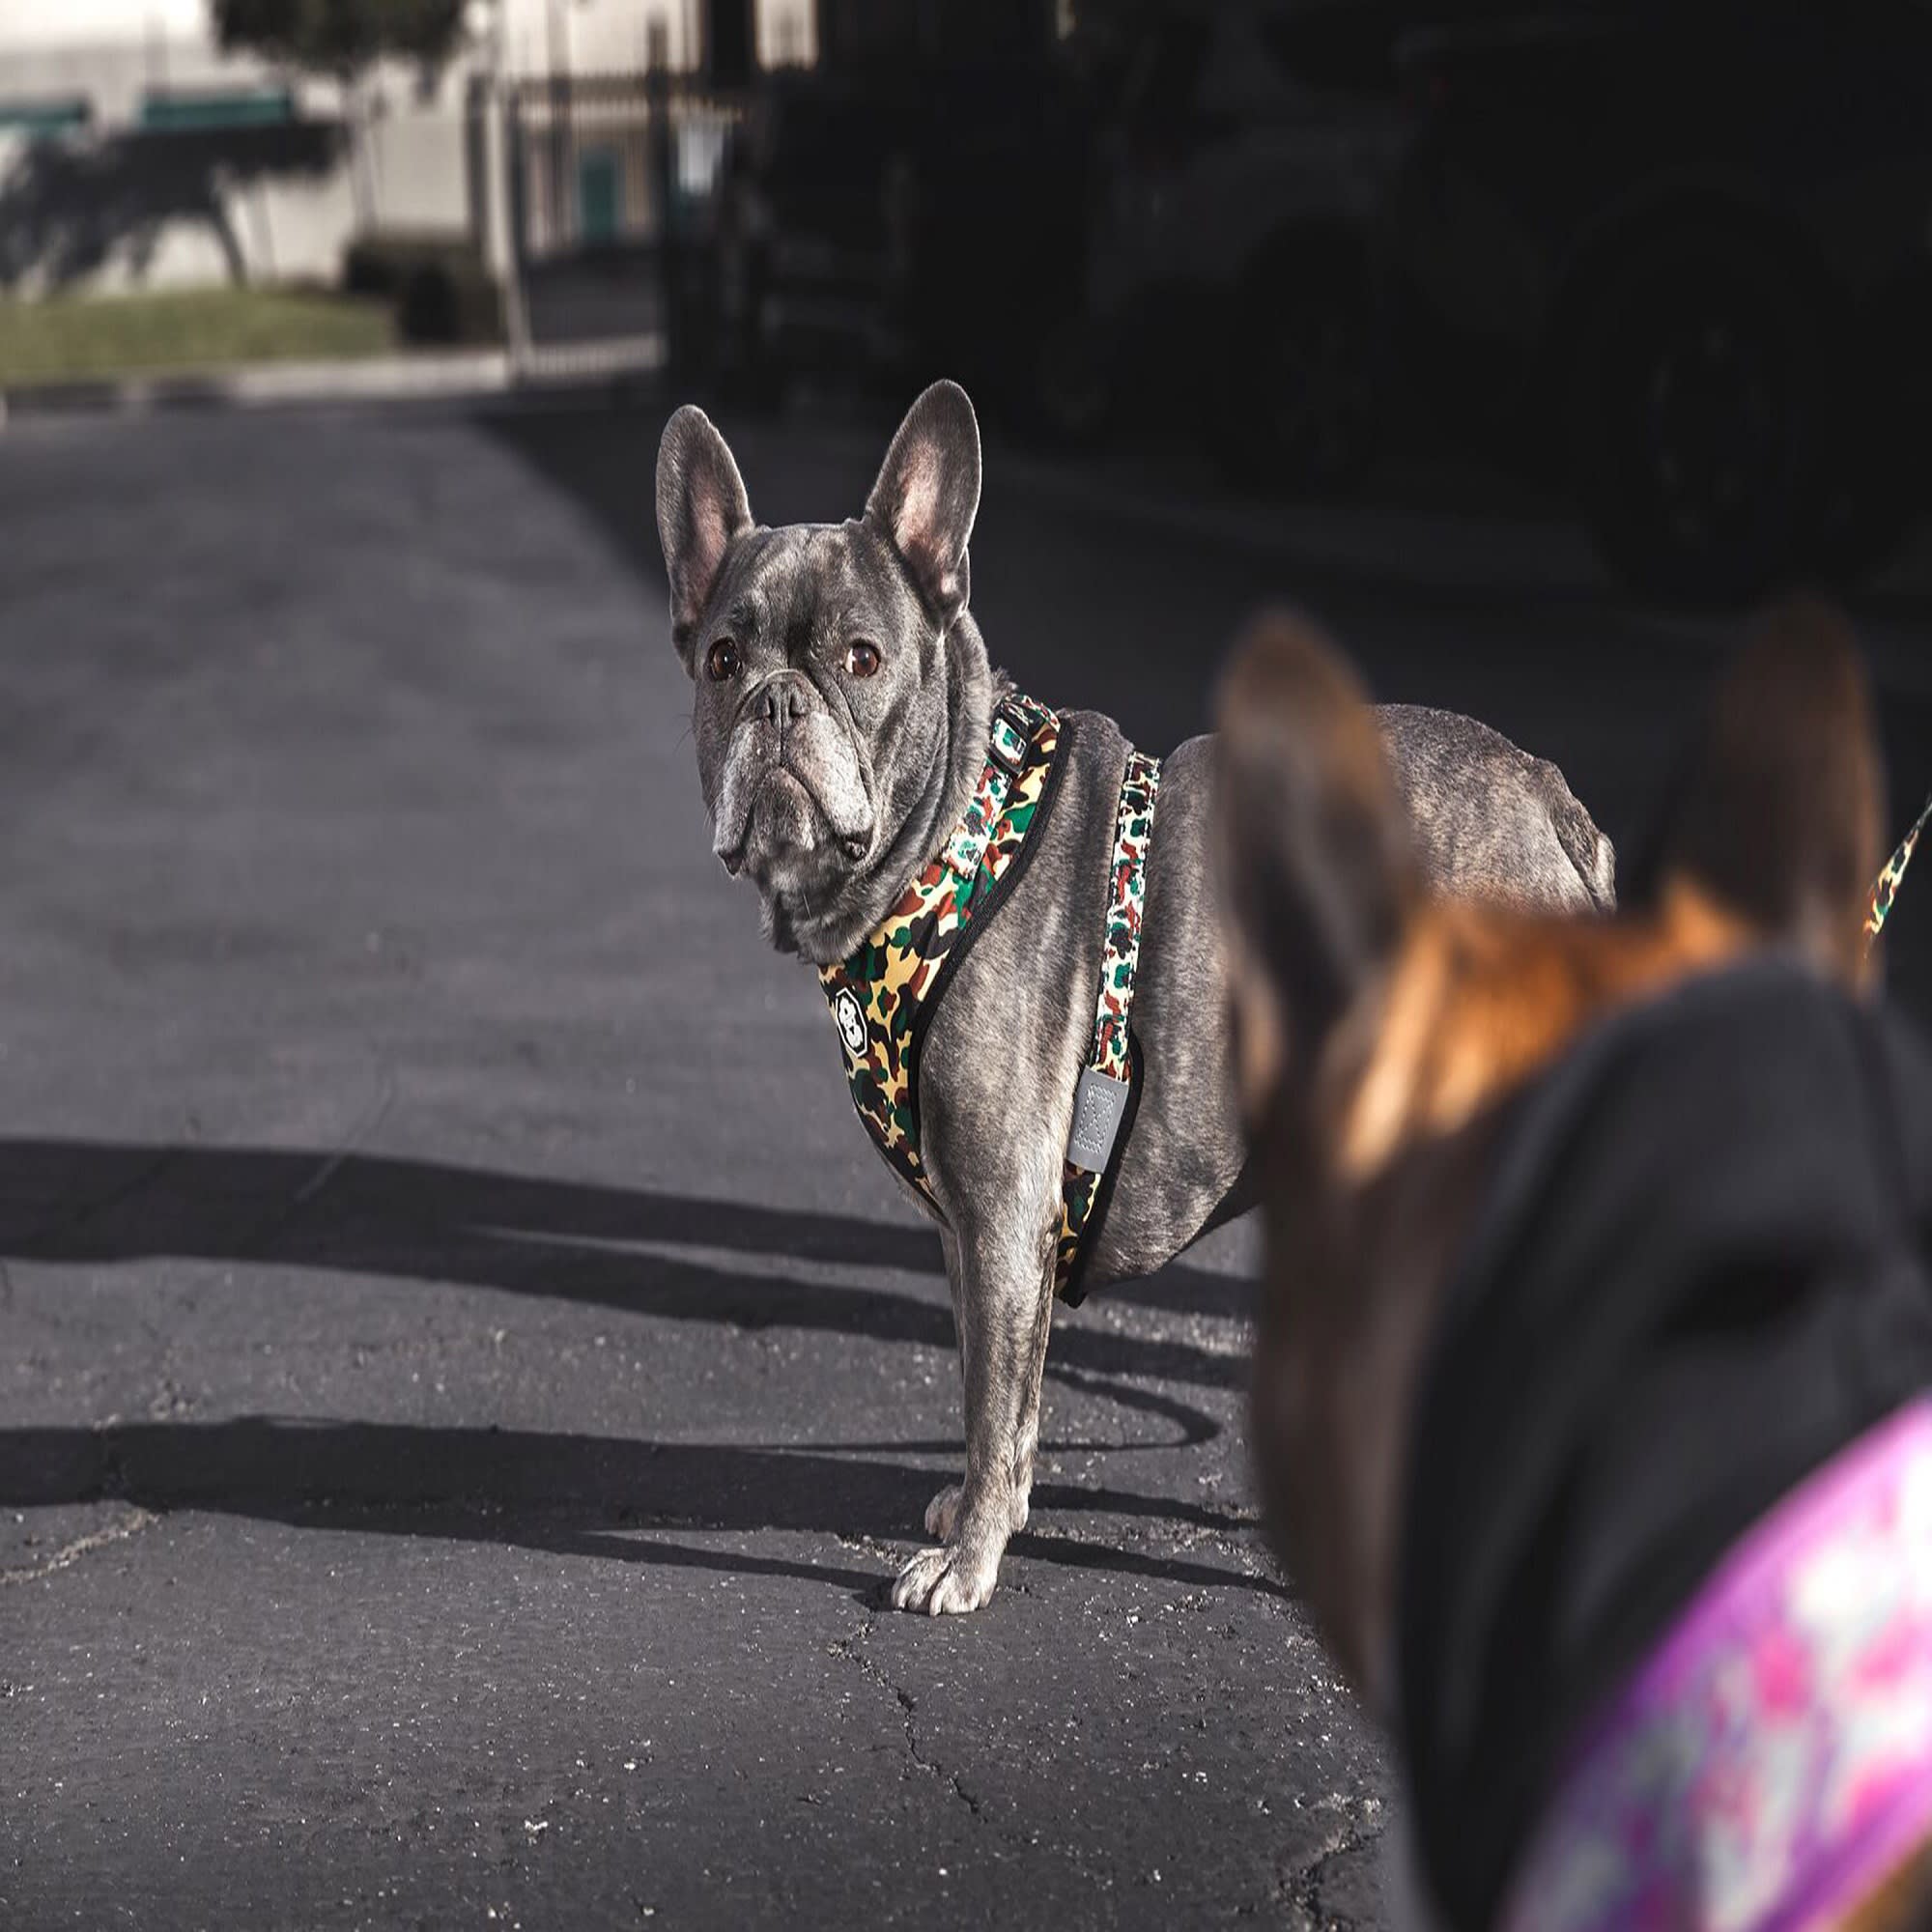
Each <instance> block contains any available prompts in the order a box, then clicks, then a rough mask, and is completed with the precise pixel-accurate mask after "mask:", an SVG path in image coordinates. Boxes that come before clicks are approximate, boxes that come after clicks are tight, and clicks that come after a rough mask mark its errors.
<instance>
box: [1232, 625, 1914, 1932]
mask: <svg viewBox="0 0 1932 1932" xmlns="http://www.w3.org/2000/svg"><path fill="white" fill-rule="evenodd" d="M1216 716H1217V719H1218V721H1219V723H1220V725H1221V727H1222V732H1221V745H1222V753H1223V757H1222V778H1223V783H1224V786H1225V795H1224V800H1223V808H1222V829H1221V834H1220V837H1219V839H1218V844H1219V848H1220V850H1219V857H1220V863H1221V868H1222V873H1223V878H1224V890H1225V900H1226V904H1227V906H1228V908H1229V922H1228V923H1229V928H1230V935H1231V936H1230V941H1229V945H1230V957H1231V960H1232V962H1233V963H1232V969H1231V975H1230V978H1231V984H1232V988H1233V993H1234V1000H1235V1017H1234V1022H1233V1024H1234V1031H1235V1035H1236V1065H1237V1074H1238V1082H1239V1085H1240V1088H1241V1092H1242V1101H1243V1111H1244V1114H1245V1117H1246V1118H1247V1120H1248V1121H1249V1122H1250V1123H1251V1127H1252V1130H1253V1141H1254V1149H1255V1169H1254V1183H1255V1186H1256V1190H1257V1192H1258V1194H1259V1195H1260V1197H1261V1202H1262V1212H1263V1222H1264V1249H1265V1271H1264V1291H1263V1306H1262V1313H1261V1318H1260V1321H1259V1329H1258V1337H1257V1348H1256V1360H1255V1372H1254V1381H1253V1435H1254V1441H1255V1445H1256V1456H1257V1462H1258V1466H1259V1471H1260V1474H1261V1478H1262V1489H1263V1492H1264V1499H1265V1501H1266V1504H1267V1511H1268V1518H1269V1521H1270V1524H1271V1529H1272V1533H1273V1534H1274V1537H1275V1539H1276V1541H1277V1544H1278V1546H1279V1547H1280V1548H1281V1549H1282V1551H1283V1553H1284V1554H1285V1556H1286V1557H1287V1558H1288V1560H1289V1561H1291V1562H1292V1564H1293V1570H1294V1575H1295V1577H1296V1579H1297V1582H1298V1583H1299V1584H1300V1586H1301V1587H1302V1589H1303V1590H1304V1591H1305V1593H1306V1594H1307V1596H1308V1598H1309V1600H1310V1602H1311V1604H1312V1605H1313V1606H1314V1609H1315V1612H1316V1615H1317V1619H1318V1622H1319V1623H1320V1625H1321V1628H1322V1630H1323V1632H1324V1634H1325V1635H1326V1637H1327V1639H1328V1641H1329V1643H1330V1644H1331V1646H1332V1647H1333V1649H1334V1650H1335V1651H1336V1652H1337V1654H1338V1655H1339V1657H1340V1658H1341V1659H1342V1661H1343V1662H1344V1663H1345V1665H1346V1667H1347V1668H1348V1670H1349V1672H1350V1675H1351V1676H1352V1678H1353V1679H1354V1682H1355V1684H1356V1686H1357V1688H1358V1689H1359V1690H1361V1691H1362V1693H1363V1695H1364V1696H1365V1698H1366V1699H1367V1701H1368V1702H1369V1703H1370V1705H1371V1706H1372V1707H1373V1708H1374V1709H1375V1710H1376V1711H1377V1713H1378V1715H1379V1716H1380V1717H1381V1718H1382V1719H1383V1720H1384V1721H1385V1722H1386V1723H1387V1725H1388V1727H1389V1730H1390V1733H1391V1735H1392V1737H1393V1739H1394V1741H1395V1744H1396V1748H1397V1753H1398V1757H1399V1760H1400V1762H1401V1765H1402V1768H1403V1772H1404V1775H1405V1778H1406V1783H1407V1785H1408V1788H1409V1793H1410V1804H1409V1805H1408V1806H1407V1807H1406V1809H1407V1811H1408V1813H1409V1814H1410V1815H1411V1816H1412V1819H1413V1825H1414V1835H1415V1842H1416V1847H1417V1849H1418V1851H1419V1858H1418V1859H1417V1861H1416V1863H1415V1865H1412V1866H1411V1867H1410V1869H1411V1871H1413V1870H1414V1869H1415V1868H1416V1866H1418V1865H1419V1869H1420V1874H1421V1879H1422V1888H1423V1891H1424V1893H1425V1898H1424V1902H1423V1906H1422V1917H1423V1918H1425V1919H1426V1921H1427V1922H1431V1923H1441V1924H1445V1925H1449V1926H1454V1927H1470V1928H1474V1927H1479V1926H1480V1927H1489V1926H1497V1927H1501V1928H1505V1932H1596V1928H1608V1927H1613V1926H1616V1927H1621V1926H1638V1925H1684V1926H1689V1925H1699V1926H1711V1925H1720V1924H1722V1925H1739V1926H1743V1925H1752V1926H1758V1927H1769V1926H1772V1925H1797V1924H1800V1923H1803V1924H1804V1925H1807V1926H1810V1925H1815V1926H1820V1927H1822V1926H1826V1925H1830V1926H1833V1927H1835V1928H1840V1932H1849V1928H1859V1932H1878V1928H1881V1927H1882V1928H1886V1932H1904V1928H1906V1927H1908V1926H1912V1927H1919V1926H1923V1925H1926V1924H1928V1923H1932V1918H1925V1917H1922V1916H1920V1915H1922V1914H1925V1913H1928V1912H1932V1056H1928V1054H1927V1052H1926V1050H1925V1047H1924V1043H1923V1042H1922V1041H1920V1040H1919V1039H1918V1038H1917V1037H1915V1036H1914V1035H1913V1034H1912V1033H1911V1031H1910V1029H1909V1027H1907V1026H1906V1025H1905V1024H1904V1023H1903V1022H1902V1021H1900V1020H1899V1018H1898V1017H1897V1016H1896V1015H1894V1014H1891V1013H1889V1012H1888V1011H1887V1010H1886V1009H1884V1008H1883V1006H1882V1005H1880V1004H1878V1003H1876V1002H1874V1001H1873V1000H1872V999H1871V998H1870V991H1871V981H1872V977H1873V962H1872V960H1871V959H1870V957H1869V956H1868V949H1867V944H1866V940H1865V929H1866V928H1865V924H1864V917H1865V913H1866V906H1867V891H1868V882H1869V881H1870V879H1871V878H1872V875H1873V870H1874V867H1876V866H1877V863H1878V857H1879V851H1880V845H1879V837H1880V835H1879V803H1878V802H1879V799H1880V798H1881V796H1882V784H1881V781H1880V777H1879V769H1880V767H1879V756H1878V751H1877V745H1876V739H1875V735H1874V732H1873V728H1872V720H1871V716H1870V710H1869V703H1868V697H1867V693H1866V688H1865V683H1864V677H1863V673H1862V669H1861V665H1860V663H1859V660H1858V658H1857V655H1856V652H1855V650H1854V648H1853V646H1852V644H1851V641H1850V638H1849V634H1848V633H1847V632H1846V631H1845V630H1844V629H1843V627H1842V625H1841V624H1840V622H1839V621H1838V620H1837V619H1836V617H1835V615H1834V614H1833V613H1831V612H1830V611H1827V610H1825V608H1824V607H1822V606H1818V605H1815V604H1811V603H1809V602H1800V603H1796V604H1794V605H1791V606H1789V607H1785V608H1783V609H1781V610H1780V611H1777V612H1776V613H1773V614H1772V615H1771V616H1770V617H1769V618H1768V619H1767V620H1766V621H1765V622H1764V624H1763V626H1762V628H1761V630H1760V633H1759V635H1758V636H1757V638H1756V639H1755V640H1754V641H1753V643H1752V644H1751V646H1750V647H1749V648H1748V649H1747V651H1746V652H1745V653H1744V654H1743V655H1742V656H1741V657H1740V658H1739V659H1738V660H1737V661H1735V663H1734V664H1733V666H1732V667H1731V668H1730V669H1729V670H1728V671H1727V672H1726V674H1725V675H1724V677H1723V678H1722V679H1721V680H1720V682H1719V687H1718V689H1717V692H1716V694H1715V696H1714V698H1713V700H1712V704H1711V706H1710V709H1709V711H1708V713H1707V714H1706V717H1705V719H1704V721H1703V723H1702V725H1701V727H1700V729H1699V731H1698V733H1697V734H1696V736H1695V737H1694V738H1693V740H1692V744H1691V751H1690V756H1689V757H1688V758H1687V760H1686V761H1685V764H1684V766H1683V769H1682V771H1681V773H1680V774H1679V776H1678V778H1677V780H1676V781H1675V782H1674V784H1673V786H1672V787H1671V790H1670V795H1669V797H1668V799H1667V801H1666V803H1665V805H1664V808H1663V810H1662V812H1661V814H1660V817H1659V820H1658V825H1657V829H1656V831H1655V833H1654V835H1653V836H1652V838H1650V840H1649V841H1648V843H1647V845H1646V846H1645V848H1644V849H1643V850H1642V851H1640V852H1638V853H1637V854H1636V856H1635V859H1634V863H1633V864H1631V865H1629V866H1627V867H1626V877H1625V881H1624V885H1625V891H1624V895H1623V896H1624V900H1625V904H1624V907H1623V908H1622V909H1621V910H1620V911H1619V912H1618V914H1617V915H1616V916H1615V917H1613V918H1609V919H1592V920H1587V921H1579V920H1577V919H1574V918H1565V917H1562V916H1560V915H1551V914H1543V915H1528V914H1525V913H1523V912H1522V911H1520V909H1508V908H1497V907H1495V906H1486V905H1479V904H1473V903H1450V902H1447V901H1444V900H1442V899H1440V898H1437V897H1433V896H1432V895H1430V894H1429V892H1428V891H1427V880H1428V876H1429V872H1430V869H1431V866H1432V858H1431V855H1430V854H1429V852H1428V850H1427V848H1426V846H1424V845H1421V844H1418V842H1417V840H1416V838H1415V835H1414V828H1413V823H1412V814H1410V813H1409V812H1408V811H1407V810H1406V805H1405V800H1404V797H1403V792H1402V785H1401V782H1400V774H1399V771H1398V770H1397V769H1395V768H1393V767H1392V765H1391V763H1390V760H1389V757H1388V746H1387V741H1386V739H1385V737H1384V735H1383V734H1382V733H1381V732H1379V731H1378V729H1377V726H1376V722H1375V720H1374V718H1373V716H1372V714H1371V712H1370V710H1369V709H1368V707H1367V705H1366V703H1365V701H1364V698H1363V695H1362V692H1361V689H1360V687H1359V685H1358V684H1357V682H1356V680H1355V678H1354V677H1353V675H1352V674H1351V673H1350V671H1349V669H1348V668H1347V667H1346V666H1345V665H1344V664H1343V662H1342V661H1341V660H1340V658H1339V657H1338V656H1337V655H1336V654H1335V653H1334V652H1333V651H1332V650H1331V649H1330V648H1329V646H1328V645H1327V643H1326V641H1325V639H1321V637H1319V636H1318V635H1316V634H1315V633H1314V632H1312V631H1311V630H1309V629H1308V627H1306V626H1305V625H1302V624H1300V623H1298V622H1294V621H1291V620H1280V621H1270V622H1264V623H1263V624H1261V625H1259V626H1258V627H1257V628H1256V630H1255V631H1254V632H1253V634H1252V635H1251V636H1250V637H1249V638H1248V639H1247V640H1246V642H1245V644H1244V646H1243V647H1242V648H1241V649H1240V651H1239V652H1238V653H1237V655H1236V659H1235V661H1234V663H1233V665H1232V667H1231V668H1230V670H1229V671H1228V673H1227V675H1226V677H1225V680H1224V683H1223V687H1222V690H1221V694H1220V698H1219V703H1218V706H1217V711H1216Z"/></svg>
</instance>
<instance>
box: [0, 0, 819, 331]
mask: <svg viewBox="0 0 1932 1932" xmlns="http://www.w3.org/2000/svg"><path fill="white" fill-rule="evenodd" d="M471 16H472V17H471V27H472V32H471V35H470V38H469V43H468V44H466V45H465V46H464V47H463V48H462V49H461V50H460V51H459V53H458V55H457V56H456V58H454V59H453V60H452V61H451V62H450V63H449V64H448V65H447V66H446V67H445V68H444V69H443V71H441V72H440V73H439V74H436V75H425V74H423V73H422V72H421V71H418V70H417V69H416V68H414V67H413V66H412V65H409V64H405V63H394V64H389V65H385V66H384V67H383V68H381V69H380V70H378V71H375V72H373V73H371V74H369V75H368V76H366V77H365V78H364V81H363V82H362V84H361V85H359V86H358V87H357V88H356V90H355V95H354V97H353V98H350V97H348V96H346V94H345V90H344V89H343V87H342V86H341V85H339V84H338V83H337V82H336V81H334V80H332V79H329V78H326V77H320V76H316V75H310V74H303V73H298V72H292V71H287V70H285V69H282V68H279V67H277V66H275V65H273V64H270V63H268V62H265V61H262V60H259V59H256V58H253V57H251V56H247V55H241V54H233V53H228V52H224V51H223V50H222V49H221V48H220V47H219V46H218V45H217V44H216V43H215V40H214V36H213V30H212V27H211V24H210V21H209V17H208V12H207V8H206V6H205V4H204V0H61V4H60V5H58V6H46V7H41V6H32V5H27V4H0V290H10V289H11V290H14V291H19V292H26V293H34V292H39V291H42V290H44V289H47V288H53V287H74V286H78V287H86V288H90V289H96V290H112V289H116V288H127V287H131V286H140V287H184V286H194V285H197V284H203V283H213V282H221V281H228V280H236V279H248V280H259V281H332V280H333V279H335V277H336V276H337V274H338V273H339V271H340V269H341V265H342V259H343V253H344V250H345V248H346V246H347V245H348V243H349V242H350V241H352V240H354V239H355V238H356V237H358V236H368V235H371V234H376V235H394V234H397V233H405V234H409V235H412V236H441V237H447V238H452V239H460V238H464V237H469V238H472V239H474V240H476V241H478V242H480V243H481V244H482V245H483V252H484V253H485V255H486V256H488V257H490V258H491V259H492V262H493V265H496V266H500V263H499V258H500V254H501V248H500V246H499V245H493V243H492V241H491V237H492V235H493V234H499V233H500V230H501V228H502V223H503V218H504V217H503V212H502V209H501V207H500V204H501V202H502V201H503V200H504V199H505V190H504V187H503V182H502V166H501V159H502V154H503V147H502V143H501V142H500V140H498V139H497V138H496V137H495V135H493V134H492V133H491V132H490V131H489V130H487V129H486V128H483V127H482V126H481V122H482V119H483V115H484V108H485V99H484V89H483V83H484V82H485V81H486V80H488V79H490V78H491V77H493V76H496V75H500V76H501V77H502V78H503V79H504V80H505V81H506V82H508V83H509V85H510V87H511V88H512V90H519V89H520V90H522V96H523V98H524V99H529V98H530V97H531V95H532V93H533V92H534V93H537V94H541V93H542V92H543V91H544V90H546V89H548V88H553V87H560V88H562V89H564V90H566V92H565V93H564V94H563V95H562V96H560V97H559V102H560V104H562V105H565V106H567V105H568V103H569V100H570V95H569V93H568V92H567V91H568V90H570V89H571V88H573V87H578V88H581V90H582V93H581V95H580V96H579V99H580V100H582V101H585V102H587V101H590V100H593V99H600V98H601V99H605V100H607V101H611V102H613V103H618V104H617V105H616V106H615V107H614V109H611V110H607V111H615V112H616V113H617V114H618V116H619V119H620V120H621V119H622V118H623V117H624V116H625V115H629V117H630V119H631V120H636V118H637V113H636V110H635V109H633V108H631V107H630V106H628V105H624V104H623V103H626V102H628V101H630V100H632V99H640V88H641V76H642V74H643V71H645V70H646V69H647V68H660V69H670V70H674V71H689V70H693V69H699V68H702V69H705V70H707V71H715V72H716V74H717V76H718V78H719V79H720V80H721V81H722V82H724V83H725V84H726V85H727V86H728V85H732V84H736V85H741V86H742V85H743V84H745V83H746V82H747V81H749V79H750V77H751V74H752V72H753V71H754V70H755V69H757V68H759V67H779V66H796V65H802V64H807V63H810V61H811V60H813V59H814V58H815V54H816V46H817V31H816V14H815V12H814V0H477V4H476V5H474V6H473V7H472V9H471ZM569 111H570V113H571V115H572V117H573V119H574V118H576V116H577V115H578V113H579V112H580V109H578V108H575V107H572V108H570V109H569ZM629 145H630V147H633V148H635V147H636V146H637V143H636V142H630V143H629ZM623 146H624V144H623V143H621V142H620V143H617V144H614V145H612V144H611V143H606V144H603V145H600V144H598V143H597V142H595V141H593V142H591V143H590V149H589V155H588V159H587V161H582V162H580V161H578V160H575V159H573V161H572V164H571V180H570V183H569V198H570V201H571V205H572V209H573V211H576V209H577V205H578V204H579V203H580V202H582V204H583V208H584V210H585V211H586V212H585V213H584V215H583V220H584V222H585V223H587V224H588V226H589V227H591V228H604V229H609V230H610V231H611V233H612V234H613V235H616V234H619V233H622V232H624V231H625V230H626V229H628V228H629V227H630V226H633V225H635V220H636V216H635V213H633V214H631V215H627V214H626V213H625V209H626V206H627V204H628V206H629V207H630V208H631V209H632V210H634V211H635V209H636V208H638V207H639V206H641V202H642V197H641V195H640V193H639V192H638V191H637V190H636V188H635V185H634V186H633V192H632V193H631V194H629V195H628V196H627V195H626V193H625V188H626V185H627V184H626V180H625V173H626V171H627V170H628V171H629V172H636V166H635V162H636V156H629V157H628V158H627V159H624V161H623V165H621V166H619V165H616V164H613V163H612V162H611V159H610V158H609V155H610V153H616V152H618V150H619V148H621V147H623ZM607 149H608V150H609V152H608V153H607ZM547 156H548V150H547V149H546V148H545V147H544V145H543V144H542V143H541V142H538V143H533V144H531V146H530V148H529V153H528V156H527V161H528V172H529V173H530V174H531V175H532V176H534V175H537V174H540V173H541V172H542V170H543V168H544V166H545V164H546V159H547ZM620 158H622V157H620ZM528 185H529V188H530V190H531V198H532V199H533V200H535V201H536V202H538V203H541V204H543V205H546V206H547V205H549V204H550V203H551V202H552V201H554V199H555V190H554V189H553V188H552V186H550V185H548V184H546V183H544V182H542V181H535V180H533V181H532V182H530V183H529V184H528ZM576 226H577V223H576V221H575V220H573V223H572V230H573V232H575V228H576Z"/></svg>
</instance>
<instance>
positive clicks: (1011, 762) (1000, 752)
mask: <svg viewBox="0 0 1932 1932" xmlns="http://www.w3.org/2000/svg"><path fill="white" fill-rule="evenodd" d="M1032 742H1033V733H1032V732H1031V731H1030V730H1029V729H1028V728H1027V722H1026V719H1025V717H1024V716H1023V715H1022V713H1021V712H1020V711H1019V710H1018V708H1017V707H1016V706H1014V705H1012V704H1011V703H1003V704H1002V705H1001V706H1000V707H999V709H998V710H997V711H995V712H994V713H993V730H992V741H991V746H990V749H991V751H992V753H993V758H994V761H995V762H996V763H998V764H1000V765H1002V766H1004V767H1005V769H1006V771H1007V773H1008V774H1009V776H1010V777H1012V778H1018V777H1019V775H1020V767H1021V766H1022V765H1024V764H1025V763H1026V754H1027V747H1028V746H1029V745H1030V744H1031V743H1032Z"/></svg>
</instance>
